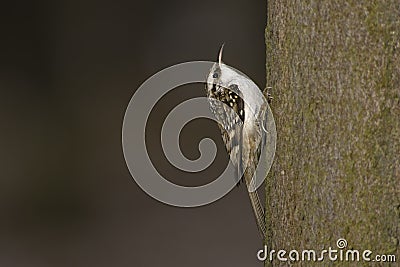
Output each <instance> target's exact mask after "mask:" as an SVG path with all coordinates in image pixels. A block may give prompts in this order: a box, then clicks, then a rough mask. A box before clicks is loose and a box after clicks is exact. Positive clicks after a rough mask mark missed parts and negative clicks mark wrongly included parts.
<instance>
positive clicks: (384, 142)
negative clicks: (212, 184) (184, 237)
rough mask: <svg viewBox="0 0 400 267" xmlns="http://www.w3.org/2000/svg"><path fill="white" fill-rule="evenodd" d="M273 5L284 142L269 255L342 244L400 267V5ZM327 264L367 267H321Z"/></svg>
mask: <svg viewBox="0 0 400 267" xmlns="http://www.w3.org/2000/svg"><path fill="white" fill-rule="evenodd" d="M267 2H268V3H267V5H268V19H267V27H266V31H265V36H266V49H267V51H266V52H267V65H266V67H267V85H268V86H272V89H271V94H272V96H273V98H274V99H273V103H272V104H271V108H272V110H273V112H274V117H275V120H276V125H277V132H278V141H277V151H276V155H275V162H274V165H273V167H272V170H271V172H270V174H269V176H268V177H267V183H266V193H267V194H266V222H267V228H268V229H267V236H266V240H265V241H266V245H267V246H268V248H269V249H276V250H278V249H285V250H287V251H290V250H291V249H296V250H301V249H315V250H322V249H323V247H324V248H328V247H329V246H330V247H332V248H333V249H336V248H337V247H336V241H337V240H338V239H339V238H345V239H346V240H347V242H348V246H347V248H346V249H350V248H352V249H359V250H360V251H362V250H365V249H369V250H371V251H372V252H373V254H372V255H375V254H393V255H395V256H396V259H397V263H395V264H393V265H392V266H398V265H396V264H399V262H400V247H399V240H400V2H399V1H398V0H388V1H367V0H366V1H357V0H351V1H330V0H323V1H289V0H286V1H282V0H268V1H267ZM274 257H275V258H276V255H275V256H274ZM286 257H287V255H286ZM325 258H327V257H325ZM296 264H297V265H298V266H299V265H301V266H310V265H313V263H312V262H298V263H296ZM296 264H295V265H296ZM331 264H333V265H339V266H360V265H363V264H365V263H363V262H358V263H354V262H353V263H349V262H336V263H332V262H330V261H328V260H327V259H326V260H325V261H324V263H322V264H321V263H315V265H318V266H326V265H331ZM375 264H376V263H375ZM270 265H271V263H270V262H269V261H266V266H270ZM272 265H274V266H278V265H284V266H286V265H288V263H282V262H279V261H273V262H272ZM377 265H379V264H377ZM368 266H374V265H373V264H372V265H371V264H370V263H369V265H368ZM385 266H387V265H385Z"/></svg>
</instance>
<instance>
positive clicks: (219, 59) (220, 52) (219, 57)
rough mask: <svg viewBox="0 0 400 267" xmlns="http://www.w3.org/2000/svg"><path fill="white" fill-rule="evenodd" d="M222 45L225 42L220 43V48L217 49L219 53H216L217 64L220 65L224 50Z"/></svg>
mask: <svg viewBox="0 0 400 267" xmlns="http://www.w3.org/2000/svg"><path fill="white" fill-rule="evenodd" d="M224 45H225V43H223V44H222V45H221V48H220V49H219V54H218V65H221V62H222V52H223V51H224Z"/></svg>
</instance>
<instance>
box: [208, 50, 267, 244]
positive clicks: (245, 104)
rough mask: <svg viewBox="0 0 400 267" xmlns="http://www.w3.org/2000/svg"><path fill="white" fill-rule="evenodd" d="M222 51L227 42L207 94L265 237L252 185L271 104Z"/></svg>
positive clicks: (211, 71) (257, 201)
mask: <svg viewBox="0 0 400 267" xmlns="http://www.w3.org/2000/svg"><path fill="white" fill-rule="evenodd" d="M222 51H223V46H222V47H221V49H220V51H219V57H218V62H216V63H215V64H214V65H213V66H212V68H211V70H210V72H209V74H208V76H207V85H206V91H207V97H208V100H209V105H210V109H211V112H212V113H213V115H214V117H215V118H216V120H217V121H218V123H219V124H218V126H219V128H220V130H221V134H222V139H223V141H224V143H225V147H226V150H227V152H228V154H229V157H230V160H231V162H232V163H233V166H234V167H235V180H236V182H237V183H240V181H241V180H242V181H243V180H244V182H245V184H246V187H247V189H248V190H247V191H248V194H249V197H250V202H251V205H252V208H253V212H254V215H255V218H256V222H257V226H258V229H259V231H260V233H261V235H262V237H263V238H264V237H265V231H266V227H265V218H264V208H263V206H262V205H261V202H260V199H259V197H258V193H257V191H256V190H255V189H254V188H253V190H251V189H252V186H253V187H254V179H253V175H254V174H255V170H256V168H257V165H258V162H259V159H260V153H261V150H262V149H261V143H262V140H263V138H265V135H266V134H267V131H266V130H265V128H264V127H263V118H264V116H265V112H266V108H267V105H268V104H267V101H266V99H265V98H264V97H263V94H262V93H261V90H260V89H259V88H258V86H257V85H256V84H255V83H254V82H253V81H252V80H251V79H250V78H248V77H247V76H246V75H245V74H243V73H241V72H239V71H237V70H235V69H234V68H231V67H229V66H228V65H225V64H224V63H222ZM260 96H261V97H260ZM264 140H265V139H264Z"/></svg>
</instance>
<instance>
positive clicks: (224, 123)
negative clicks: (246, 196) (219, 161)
mask: <svg viewBox="0 0 400 267" xmlns="http://www.w3.org/2000/svg"><path fill="white" fill-rule="evenodd" d="M231 86H235V85H231ZM232 89H234V88H230V89H226V88H224V89H223V90H222V91H221V92H220V93H218V94H215V95H213V96H212V97H209V99H210V109H211V112H212V113H213V114H214V117H215V118H216V120H217V121H218V126H219V128H220V130H221V135H222V140H223V141H224V144H225V147H226V150H227V152H228V155H229V157H230V160H231V162H232V163H233V166H234V167H235V180H236V182H239V181H240V178H241V174H243V167H242V147H243V134H242V130H243V120H244V116H245V114H244V101H243V99H242V98H241V97H240V96H239V95H238V94H236V92H235V91H234V90H232ZM239 176H240V177H239Z"/></svg>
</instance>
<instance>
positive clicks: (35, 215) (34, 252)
mask: <svg viewBox="0 0 400 267" xmlns="http://www.w3.org/2000/svg"><path fill="white" fill-rule="evenodd" d="M265 17H266V4H265V2H264V1H245V0H240V1H235V2H233V1H228V0H222V1H211V0H204V1H147V2H144V1H113V2H111V1H108V2H107V1H47V2H44V1H38V2H17V3H11V2H9V3H7V4H5V3H4V4H3V5H2V8H1V11H0V22H1V23H0V29H1V31H0V36H1V43H0V89H1V91H0V92H1V95H0V119H1V120H0V121H1V130H0V166H1V167H0V168H1V169H0V212H1V217H0V266H160V265H162V266H189V265H190V266H261V265H262V263H260V262H258V261H257V258H256V252H257V250H258V249H260V248H261V246H262V242H261V240H260V239H259V235H258V232H257V229H256V225H255V222H254V220H253V217H252V216H253V215H252V212H251V207H250V203H249V201H248V198H247V196H246V191H245V188H244V187H243V186H241V187H239V188H235V189H234V190H233V191H232V192H231V193H230V194H228V195H227V196H226V197H224V198H223V199H221V200H219V201H217V202H215V203H212V204H211V205H207V206H204V207H200V208H192V209H184V208H175V207H170V206H167V205H164V204H161V203H159V202H157V201H156V200H154V199H152V198H151V197H149V196H148V195H146V194H145V193H144V192H143V191H141V190H140V188H139V187H138V186H137V185H136V184H135V183H134V181H133V180H132V178H131V176H130V174H129V172H128V170H127V167H126V165H125V161H124V158H123V154H122V148H121V126H122V119H123V115H124V112H125V108H126V106H127V104H128V102H129V100H130V98H131V96H132V94H133V93H134V91H135V90H136V88H137V87H138V86H139V85H140V84H141V83H142V82H143V81H144V80H145V79H147V78H148V77H149V76H150V75H152V74H154V73H155V72H157V71H159V70H161V69H163V68H164V67H167V66H171V65H173V64H176V63H180V62H185V61H191V60H215V59H216V56H217V52H218V50H219V47H220V45H221V44H222V43H223V42H225V44H226V46H225V52H224V59H225V61H226V62H227V63H228V64H230V65H232V66H234V67H236V68H238V69H240V70H242V71H244V72H245V73H246V74H247V75H249V76H250V77H251V78H253V79H254V81H255V82H256V83H257V84H258V85H259V86H260V87H264V86H265V46H264V26H265ZM203 93H204V92H203V85H198V86H197V85H194V86H190V87H189V86H185V87H182V88H178V89H177V90H176V91H174V92H173V93H171V94H169V95H168V96H167V97H166V98H165V99H163V100H162V101H161V102H160V105H158V106H157V107H156V109H155V112H154V113H152V122H151V123H150V125H149V131H150V134H149V138H150V142H151V144H152V145H151V146H149V149H150V152H151V155H152V158H153V159H154V161H155V162H158V164H159V165H158V167H159V168H160V171H161V172H164V173H167V176H169V178H170V179H171V180H174V181H177V182H180V183H182V184H204V183H206V182H209V181H210V180H212V177H213V175H214V177H216V175H218V172H219V171H220V169H221V164H222V163H223V164H225V163H226V157H225V156H224V154H223V153H225V152H224V151H223V152H222V153H221V150H220V152H219V154H218V159H217V161H216V162H215V164H214V165H213V166H212V168H211V169H210V170H208V171H206V172H205V173H203V174H198V175H195V176H190V177H189V176H188V174H187V173H183V172H179V171H177V170H174V169H173V168H172V167H171V166H169V165H168V163H167V162H166V161H165V158H164V157H163V155H162V154H161V149H160V147H159V132H157V131H159V128H160V126H161V120H162V118H163V116H164V117H165V115H166V113H167V112H168V110H169V109H171V108H172V107H173V106H174V105H175V104H177V103H179V102H180V101H182V100H183V99H187V98H190V97H192V96H199V95H202V94H203ZM197 123H198V124H197V125H196V122H193V123H192V124H190V125H188V126H187V128H186V129H184V131H183V133H182V134H183V135H182V144H183V148H182V149H183V151H184V152H185V153H186V155H187V156H188V157H193V158H195V157H196V156H198V155H197V144H198V141H199V140H200V139H201V138H202V137H203V136H211V137H214V138H216V141H217V143H218V147H219V149H223V147H222V141H221V140H220V137H219V132H218V130H217V127H216V124H214V123H212V122H207V121H199V122H197ZM205 126H207V127H205ZM208 126H209V127H208ZM196 127H197V128H196ZM198 129H204V130H201V131H199V130H198ZM218 138H219V139H218ZM210 177H211V178H210Z"/></svg>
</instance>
